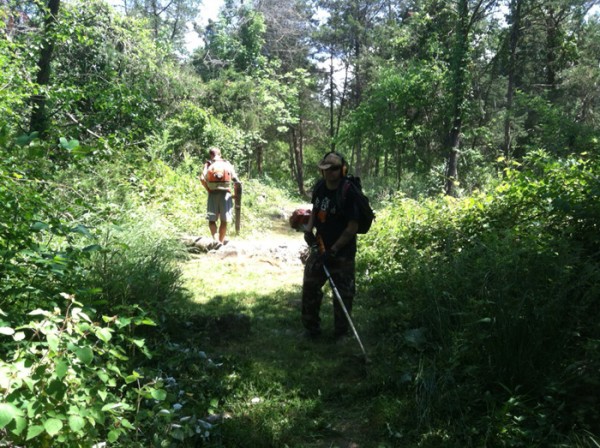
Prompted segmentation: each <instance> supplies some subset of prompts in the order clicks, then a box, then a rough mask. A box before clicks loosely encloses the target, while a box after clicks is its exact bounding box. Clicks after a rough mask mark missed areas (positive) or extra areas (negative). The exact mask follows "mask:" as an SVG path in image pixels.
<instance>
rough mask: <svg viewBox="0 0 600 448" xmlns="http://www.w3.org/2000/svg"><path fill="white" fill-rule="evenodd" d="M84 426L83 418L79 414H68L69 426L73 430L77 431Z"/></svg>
mask: <svg viewBox="0 0 600 448" xmlns="http://www.w3.org/2000/svg"><path fill="white" fill-rule="evenodd" d="M84 427H85V420H84V419H83V418H82V417H80V416H79V415H71V416H69V428H71V431H73V432H79V431H81V430H82V429H83V428H84Z"/></svg>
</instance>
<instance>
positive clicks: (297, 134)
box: [289, 120, 306, 196]
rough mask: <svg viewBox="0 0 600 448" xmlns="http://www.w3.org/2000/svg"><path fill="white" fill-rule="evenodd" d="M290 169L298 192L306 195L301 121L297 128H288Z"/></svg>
mask: <svg viewBox="0 0 600 448" xmlns="http://www.w3.org/2000/svg"><path fill="white" fill-rule="evenodd" d="M289 135H290V145H289V146H290V168H291V172H292V176H293V178H294V179H295V181H296V184H297V185H298V192H299V193H300V194H301V195H303V196H304V195H306V190H305V189H304V144H303V132H302V120H300V122H299V123H298V125H297V127H290V133H289Z"/></svg>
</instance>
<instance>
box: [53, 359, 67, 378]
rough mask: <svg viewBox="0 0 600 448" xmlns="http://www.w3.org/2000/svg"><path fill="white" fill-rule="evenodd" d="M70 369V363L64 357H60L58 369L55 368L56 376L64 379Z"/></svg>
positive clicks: (57, 363) (57, 364)
mask: <svg viewBox="0 0 600 448" xmlns="http://www.w3.org/2000/svg"><path fill="white" fill-rule="evenodd" d="M68 371H69V364H68V363H67V362H66V361H65V360H64V359H62V358H61V359H59V360H58V361H57V362H56V369H55V370H54V373H55V374H56V377H57V378H58V379H60V380H62V379H63V378H64V377H65V375H66V374H67V372H68Z"/></svg>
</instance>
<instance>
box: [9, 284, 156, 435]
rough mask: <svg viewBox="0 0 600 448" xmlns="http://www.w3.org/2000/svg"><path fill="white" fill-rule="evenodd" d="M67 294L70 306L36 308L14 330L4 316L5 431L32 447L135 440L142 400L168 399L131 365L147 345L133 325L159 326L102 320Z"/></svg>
mask: <svg viewBox="0 0 600 448" xmlns="http://www.w3.org/2000/svg"><path fill="white" fill-rule="evenodd" d="M65 298H66V299H67V303H68V307H67V309H66V310H61V309H59V308H55V309H54V310H53V311H44V310H42V309H36V310H33V311H31V312H30V313H28V316H29V317H28V318H27V319H26V320H25V322H24V323H21V324H17V325H14V327H13V325H11V324H10V322H7V321H6V320H5V319H6V317H5V316H6V314H5V313H2V315H3V318H2V327H1V328H2V332H1V333H2V337H3V338H4V339H5V341H4V343H3V350H2V352H3V353H2V354H3V356H2V358H3V359H2V360H0V373H1V375H0V377H1V378H2V380H1V382H0V392H1V394H2V398H1V400H2V405H0V408H1V409H2V411H0V433H3V436H4V438H5V439H6V438H7V437H8V438H9V440H13V441H14V442H15V443H19V444H23V443H26V444H27V446H32V447H38V446H40V447H41V446H48V444H52V445H53V446H89V444H90V442H94V441H100V440H107V441H110V442H111V443H114V442H116V441H117V440H119V439H121V440H123V439H126V438H130V437H131V435H130V431H131V432H133V430H135V426H134V422H135V414H136V403H139V401H141V400H142V399H144V398H148V399H149V398H153V397H157V398H158V399H161V400H162V398H160V397H161V396H162V394H161V392H162V390H161V388H160V387H161V386H160V384H155V383H153V382H152V381H148V380H146V379H144V378H143V377H142V376H141V375H140V374H139V373H138V372H136V371H131V370H129V366H128V363H127V361H128V360H129V354H130V353H132V351H136V350H140V349H141V350H142V351H145V350H146V349H145V347H144V341H143V340H141V339H135V338H133V337H132V336H131V335H130V334H131V333H130V332H131V329H132V328H134V327H136V326H138V325H154V324H153V322H152V321H150V320H149V319H147V318H145V317H144V316H143V315H141V316H137V317H134V318H127V317H123V316H121V317H117V316H104V317H103V323H102V324H99V323H95V322H94V321H93V320H92V318H91V317H90V316H93V314H90V313H89V311H92V313H93V310H89V311H86V310H85V309H84V308H82V305H81V304H80V303H77V302H76V301H74V299H73V298H72V297H68V296H66V295H65ZM28 319H31V320H29V321H28Z"/></svg>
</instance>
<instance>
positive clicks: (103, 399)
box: [98, 378, 108, 401]
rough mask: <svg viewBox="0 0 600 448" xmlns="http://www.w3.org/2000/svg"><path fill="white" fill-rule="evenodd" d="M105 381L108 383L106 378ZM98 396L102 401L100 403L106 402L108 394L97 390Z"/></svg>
mask: <svg viewBox="0 0 600 448" xmlns="http://www.w3.org/2000/svg"><path fill="white" fill-rule="evenodd" d="M107 381H108V378H107ZM98 396H99V397H100V398H101V399H102V401H106V397H108V392H106V391H105V390H99V391H98Z"/></svg>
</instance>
